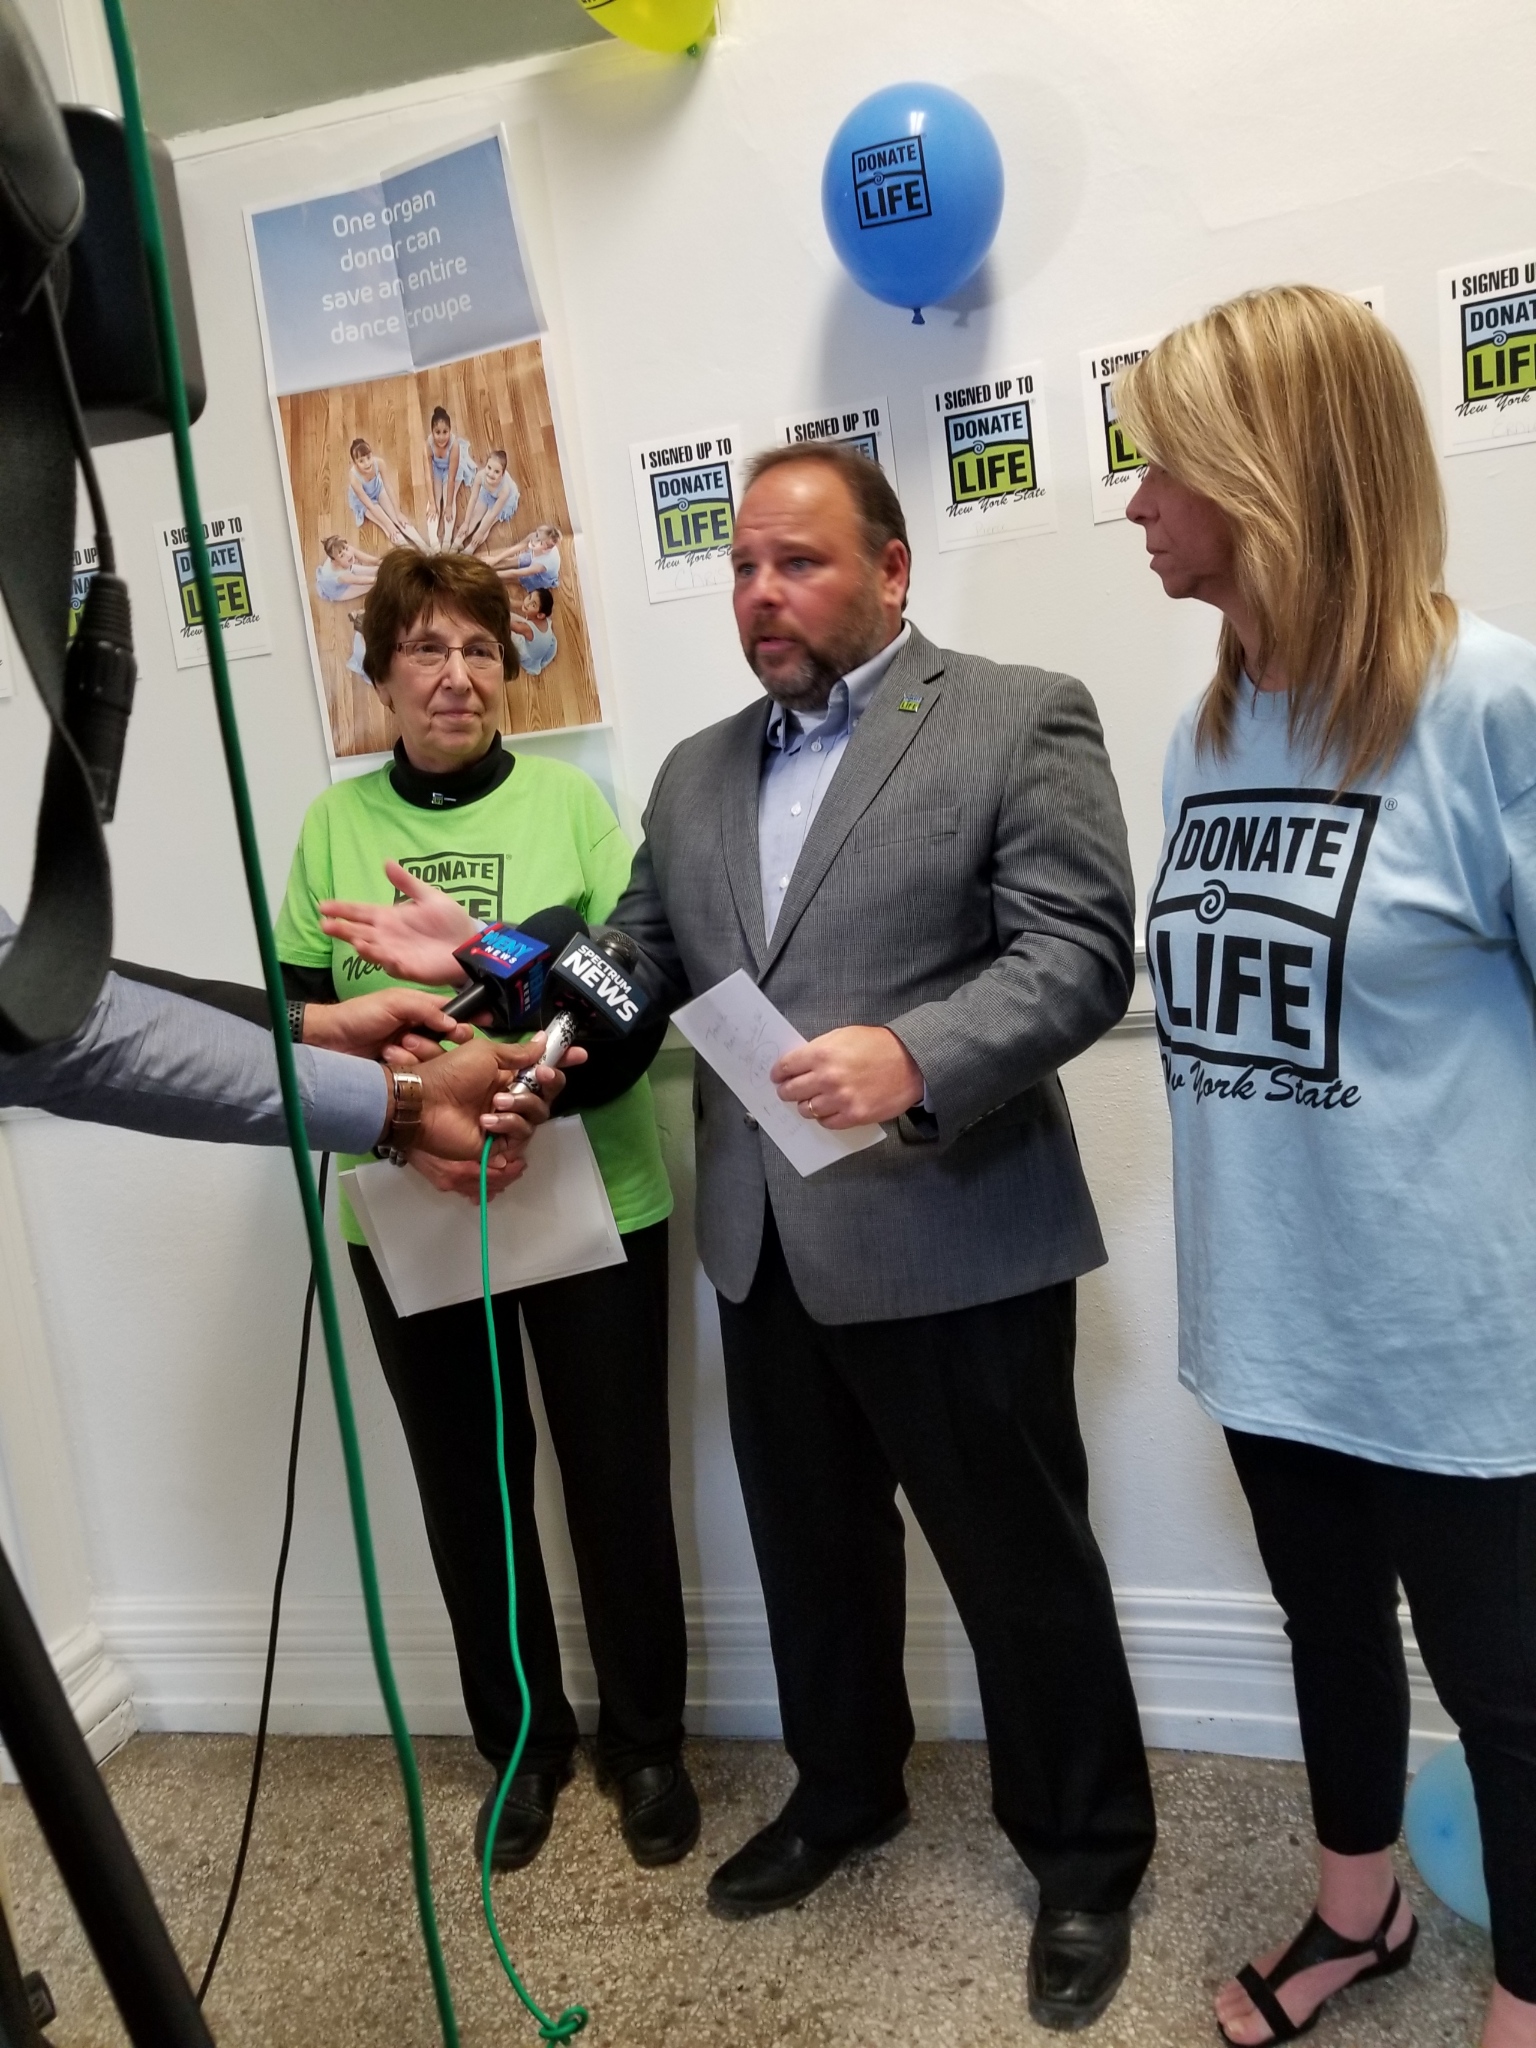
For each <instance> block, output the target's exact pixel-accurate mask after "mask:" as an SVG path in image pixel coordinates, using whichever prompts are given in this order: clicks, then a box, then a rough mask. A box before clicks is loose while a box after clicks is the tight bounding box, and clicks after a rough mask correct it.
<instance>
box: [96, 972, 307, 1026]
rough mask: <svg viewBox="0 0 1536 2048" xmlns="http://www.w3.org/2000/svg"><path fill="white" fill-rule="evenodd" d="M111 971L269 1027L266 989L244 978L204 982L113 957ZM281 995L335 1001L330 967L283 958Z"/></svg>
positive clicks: (298, 1000) (291, 999)
mask: <svg viewBox="0 0 1536 2048" xmlns="http://www.w3.org/2000/svg"><path fill="white" fill-rule="evenodd" d="M111 967H112V972H113V973H114V974H120V975H121V976H122V978H123V980H124V981H142V982H143V983H145V985H146V986H147V987H149V988H163V989H164V990H165V991H166V992H167V994H169V995H173V996H186V997H187V999H188V1000H189V1001H190V1002H194V1003H202V1004H204V1005H205V1006H206V1007H207V1008H208V1009H210V1010H224V1011H227V1012H228V1014H229V1015H230V1016H231V1017H243V1018H244V1019H245V1021H246V1022H247V1023H248V1024H259V1025H260V1026H261V1028H262V1030H263V1031H265V1030H268V1029H269V1028H270V1026H271V1023H272V1019H271V1017H270V1016H269V1015H268V1014H267V992H266V990H265V989H262V988H251V987H250V986H249V985H248V984H247V983H245V982H243V981H204V980H202V979H201V978H200V977H198V976H196V975H190V974H172V973H171V971H170V969H169V968H166V967H146V966H144V965H143V963H142V962H141V961H138V960H114V961H113V962H112V963H111ZM282 969H283V994H284V995H285V996H286V997H287V998H288V1000H289V1002H291V1003H334V1002H336V1001H337V1000H338V997H337V994H336V989H335V984H334V983H333V982H332V980H331V970H330V969H329V967H294V966H291V965H290V964H289V962H288V961H286V960H285V961H283V963H282Z"/></svg>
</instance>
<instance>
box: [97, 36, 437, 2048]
mask: <svg viewBox="0 0 1536 2048" xmlns="http://www.w3.org/2000/svg"><path fill="white" fill-rule="evenodd" d="M102 5H103V8H104V11H105V13H106V17H107V32H108V35H109V37H110V38H111V43H112V57H113V62H114V65H115V68H116V71H117V83H118V89H119V91H120V93H121V95H122V101H123V127H124V133H125V136H126V139H127V143H128V171H129V177H130V180H131V182H132V186H133V202H134V211H135V213H136V215H137V216H138V221H139V229H140V233H141V235H142V237H143V241H144V254H145V260H146V263H147V267H148V270H149V282H150V295H151V299H152V301H153V305H154V313H155V332H156V336H157V339H158V341H159V344H160V360H161V363H162V366H163V369H164V373H165V387H166V397H167V399H168V401H169V409H170V415H171V444H172V447H173V450H174V452H175V457H176V477H177V482H178V484H179V485H180V489H181V509H182V513H183V516H184V517H185V520H186V527H187V545H188V548H189V549H190V551H191V555H192V568H193V574H194V578H195V581H196V586H197V594H198V602H199V603H200V604H201V606H202V609H203V618H204V620H205V621H206V624H205V627H204V639H205V642H206V647H207V655H208V666H209V671H210V679H211V681H212V684H213V702H214V710H215V712H216V714H217V717H218V725H219V737H220V739H221V741H222V743H223V748H224V759H225V765H226V767H227V769H228V772H229V793H230V798H231V801H232V803H233V805H234V812H235V830H236V836H237V837H238V839H239V842H240V862H241V866H242V867H243V869H244V871H245V886H246V892H247V894H248V895H249V897H250V900H251V920H252V923H253V924H254V925H255V927H256V944H257V948H258V950H259V952H260V954H261V978H262V982H263V985H264V986H265V988H266V991H267V1006H268V1009H269V1011H270V1014H271V1019H272V1038H273V1048H274V1050H275V1052H276V1054H277V1072H278V1079H279V1081H280V1082H281V1084H282V1091H283V1110H284V1117H285V1121H286V1123H287V1126H288V1142H289V1149H290V1151H291V1153H292V1156H293V1171H294V1178H295V1180H296V1181H297V1182H298V1189H299V1200H300V1203H301V1204H302V1207H303V1211H304V1227H305V1230H306V1232H307V1234H308V1237H309V1251H310V1258H311V1259H312V1261H313V1263H314V1270H315V1283H316V1301H317V1305H318V1307H319V1311H320V1329H321V1334H322V1336H323V1338H324V1346H325V1357H326V1363H327V1365H328V1367H329V1370H330V1381H331V1398H332V1401H333V1403H334V1405H335V1409H336V1426H337V1429H338V1432H339V1433H340V1437H341V1459H342V1467H343V1470H344V1472H345V1474H346V1483H347V1504H348V1507H349V1509H350V1511H351V1516H352V1540H353V1544H354V1547H355V1548H356V1551H357V1568H358V1577H359V1578H360V1579H361V1581H362V1594H363V1613H364V1616H365V1617H366V1620H367V1624H368V1646H369V1649H370V1650H371V1652H372V1655H373V1666H374V1671H375V1673H376V1674H377V1677H378V1681H379V1691H380V1693H381V1695H382V1696H383V1701H384V1712H385V1716H386V1718H387V1720H388V1722H389V1733H390V1740H391V1741H392V1742H393V1744H394V1747H395V1756H396V1760H397V1762H398V1764H399V1770H400V1787H401V1791H402V1792H403V1794H404V1797H405V1814H406V1824H407V1827H408V1828H409V1831H410V1840H411V1881H412V1887H413V1889H414V1891H415V1895H416V1915H417V1919H418V1920H419V1922H420V1924H421V1940H422V1947H423V1949H424V1951H425V1954H426V1963H427V1970H428V1974H429V1976H430V1977H431V1980H432V1998H433V2003H434V2004H435V2006H436V2008H437V2020H438V2028H439V2031H440V2032H441V2034H442V2039H443V2048H460V2042H461V2037H460V2033H459V2021H458V2014H457V2013H456V2012H455V2011H454V2005H453V1990H452V1987H451V1985H450V1984H449V1981H448V1963H447V1959H446V1957H445V1956H444V1954H443V1940H442V1932H441V1929H440V1928H439V1926H438V1919H437V1901H436V1899H435V1898H434V1896H433V1892H432V1867H431V1857H430V1853H429V1848H428V1843H427V1817H426V1808H425V1804H424V1802H423V1799H422V1792H421V1773H420V1771H419V1769H418V1768H417V1764H416V1754H415V1751H414V1749H413V1748H412V1745H411V1731H410V1727H409V1724H408V1723H407V1720H406V1714H405V1704H404V1702H403V1701H402V1699H401V1697H400V1686H399V1683H398V1681H397V1679H396V1677H395V1669H394V1660H393V1658H392V1657H391V1656H390V1653H389V1636H388V1632H387V1630H386V1628H385V1625H384V1598H383V1593H382V1591H381V1589H380V1586H379V1569H378V1559H377V1556H376V1553H375V1551H374V1543H373V1522H372V1517H371V1515H370V1514H369V1511H368V1484H367V1479H366V1477H365V1474H364V1471H363V1451H362V1444H361V1442H360V1441H359V1438H358V1432H357V1416H356V1411H355V1409H354V1407H353V1404H352V1388H351V1384H350V1381H349V1379H348V1375H347V1355H346V1347H345V1345H344V1344H343V1342H342V1336H341V1314H340V1310H339V1309H338V1307H337V1302H336V1286H335V1281H334V1278H333V1276H332V1273H331V1260H330V1251H329V1248H328V1247H327V1244H326V1241H325V1221H324V1218H323V1217H322V1216H321V1214H320V1204H319V1202H318V1201H317V1199H316V1195H315V1178H314V1166H313V1162H312V1160H311V1156H310V1150H309V1137H308V1134H307V1132H306V1131H305V1129H304V1101H303V1097H302V1095H301V1093H300V1090H299V1077H298V1069H297V1068H296V1066H295V1064H294V1058H293V1045H292V1042H291V1041H290V1039H289V1037H288V1033H287V1030H286V1028H285V1027H286V1024H287V1007H288V1006H287V999H286V997H285V995H284V992H283V975H282V968H281V965H280V964H279V961H278V957H277V944H276V941H275V940H274V938H273V936H272V918H271V914H270V911H269V909H268V903H267V884H266V878H265V876H264V875H263V873H262V866H261V846H260V842H259V840H258V838H257V835H256V818H255V812H254V809H253V807H252V804H251V788H250V782H249V780H248V778H247V776H246V772H245V760H244V755H243V751H242V749H241V745H240V722H239V719H238V717H237V716H236V713H235V699H234V691H233V688H232V687H231V684H230V678H229V658H228V655H227V653H226V651H225V647H224V635H223V633H222V631H221V630H220V628H219V600H218V593H217V591H216V590H215V589H214V583H213V565H212V563H211V562H210V560H209V557H208V544H207V540H206V538H205V536H204V533H203V511H202V504H201V501H200V498H199V494H198V488H197V464H196V462H195V460H194V457H193V453H192V426H191V420H190V418H189V412H188V405H187V386H186V379H185V376H184V375H183V372H182V362H181V343H180V340H179V338H178V336H177V332H176V309H175V306H174V305H173V303H172V299H171V282H170V268H169V263H168V260H167V257H166V250H165V238H164V236H163V235H162V233H161V230H160V208H159V203H158V201H157V200H156V197H155V180H154V171H153V168H152V166H151V163H150V157H149V141H148V136H147V134H146V131H145V127H144V111H143V107H142V105H141V104H140V100H139V81H138V73H137V70H136V68H135V66H134V61H133V45H132V43H131V42H130V41H129V37H128V24H127V21H126V19H125V17H124V13H123V0H102Z"/></svg>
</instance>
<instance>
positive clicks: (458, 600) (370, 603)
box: [363, 548, 517, 683]
mask: <svg viewBox="0 0 1536 2048" xmlns="http://www.w3.org/2000/svg"><path fill="white" fill-rule="evenodd" d="M437 611H456V612H462V613H463V614H464V616H465V618H467V619H473V620H474V622H475V624H476V625H477V626H483V627H484V628H485V630H486V632H487V633H489V634H490V636H491V638H492V639H493V640H499V641H500V642H501V648H502V664H501V666H502V674H503V675H504V676H506V677H507V678H508V680H510V679H511V678H512V677H513V676H515V675H516V674H517V642H516V640H515V639H514V638H513V635H512V607H511V605H510V604H509V603H508V602H507V593H506V591H505V589H504V588H503V587H502V581H501V578H500V577H499V576H498V575H497V574H496V571H495V570H494V569H493V568H492V567H491V565H490V563H489V562H482V561H481V560H480V558H479V556H478V555H422V554H418V553H417V551H416V549H415V548H391V549H390V551H389V553H388V554H387V555H385V556H384V557H383V559H382V560H381V561H380V563H379V573H378V575H377V576H376V577H375V578H374V583H373V588H372V589H371V590H370V591H369V593H368V596H367V599H366V601H365V602H364V605H363V667H364V668H365V669H366V670H367V672H368V680H369V681H370V682H372V683H381V682H383V680H384V678H385V677H386V676H387V675H388V674H389V665H390V663H391V662H392V661H393V660H394V658H395V644H396V642H397V641H398V640H400V639H401V637H402V636H403V635H404V634H406V633H408V632H409V631H410V630H411V628H412V626H414V625H415V624H416V621H417V620H418V619H421V620H427V619H430V618H431V617H432V615H433V613H434V612H437Z"/></svg>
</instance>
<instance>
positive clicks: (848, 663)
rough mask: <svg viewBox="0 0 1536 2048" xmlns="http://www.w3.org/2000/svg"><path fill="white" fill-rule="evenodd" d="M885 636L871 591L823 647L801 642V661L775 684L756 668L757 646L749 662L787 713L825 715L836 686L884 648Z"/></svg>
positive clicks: (882, 615)
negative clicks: (824, 712) (856, 610)
mask: <svg viewBox="0 0 1536 2048" xmlns="http://www.w3.org/2000/svg"><path fill="white" fill-rule="evenodd" d="M884 632H885V613H884V610H883V608H882V606H881V604H880V600H879V598H878V597H877V596H876V595H875V594H874V592H873V591H871V592H870V593H869V596H868V600H867V602H866V603H864V604H862V605H861V606H860V607H859V610H858V612H857V613H856V614H852V615H850V616H849V618H848V619H847V620H846V621H845V622H844V623H843V624H842V625H841V626H840V627H839V628H838V630H837V631H836V632H835V633H834V634H832V635H831V637H830V638H828V639H827V640H826V641H824V642H823V643H822V645H821V646H819V647H812V646H811V644H810V643H809V641H802V642H801V643H800V658H799V660H798V661H796V663H795V665H794V667H793V668H792V669H790V670H789V672H788V673H787V674H786V673H784V672H783V671H782V670H781V671H780V672H779V673H778V674H777V675H775V676H774V677H773V678H772V680H770V679H769V678H768V677H767V676H765V675H764V674H763V672H762V670H761V669H760V668H759V667H758V665H757V646H756V642H754V643H753V646H752V649H751V651H750V652H749V653H748V655H747V659H748V661H749V662H750V663H751V664H752V669H753V673H754V674H755V675H756V676H757V679H758V681H759V682H760V683H761V684H762V686H763V688H764V689H765V690H766V691H767V692H768V694H769V696H770V697H772V699H773V701H774V702H775V703H776V704H782V705H783V706H784V709H785V710H786V711H825V710H826V708H827V701H828V699H829V698H830V697H831V695H832V689H833V685H834V684H836V683H839V682H841V681H842V679H843V677H844V676H845V675H847V674H848V673H849V671H850V670H852V669H856V668H862V667H863V665H864V663H865V662H866V661H869V660H871V659H872V658H873V656H875V655H877V654H878V653H879V652H880V649H881V647H882V646H883V645H884V644H885V642H884V637H883V636H884Z"/></svg>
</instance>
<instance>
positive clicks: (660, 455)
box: [646, 434, 736, 562]
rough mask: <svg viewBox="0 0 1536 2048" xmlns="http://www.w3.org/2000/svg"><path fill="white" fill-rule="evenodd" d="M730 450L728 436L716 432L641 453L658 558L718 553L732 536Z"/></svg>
mask: <svg viewBox="0 0 1536 2048" xmlns="http://www.w3.org/2000/svg"><path fill="white" fill-rule="evenodd" d="M730 456H731V437H730V436H729V435H728V434H722V435H721V437H720V439H719V440H718V441H713V440H709V441H698V442H690V443H688V444H687V445H686V446H685V447H683V448H678V449H657V450H653V451H652V452H651V453H650V454H649V455H648V456H647V457H646V462H647V465H648V466H650V472H651V473H650V485H651V510H652V513H653V514H654V516H655V520H656V549H657V553H658V554H659V556H660V558H661V560H662V561H663V562H678V561H687V560H689V559H690V558H692V557H693V556H696V555H713V554H719V553H722V552H723V551H724V550H725V549H727V548H728V547H729V546H730V545H731V543H732V541H733V540H734V539H735V538H736V499H735V494H734V492H733V490H732V487H731V464H730Z"/></svg>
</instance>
